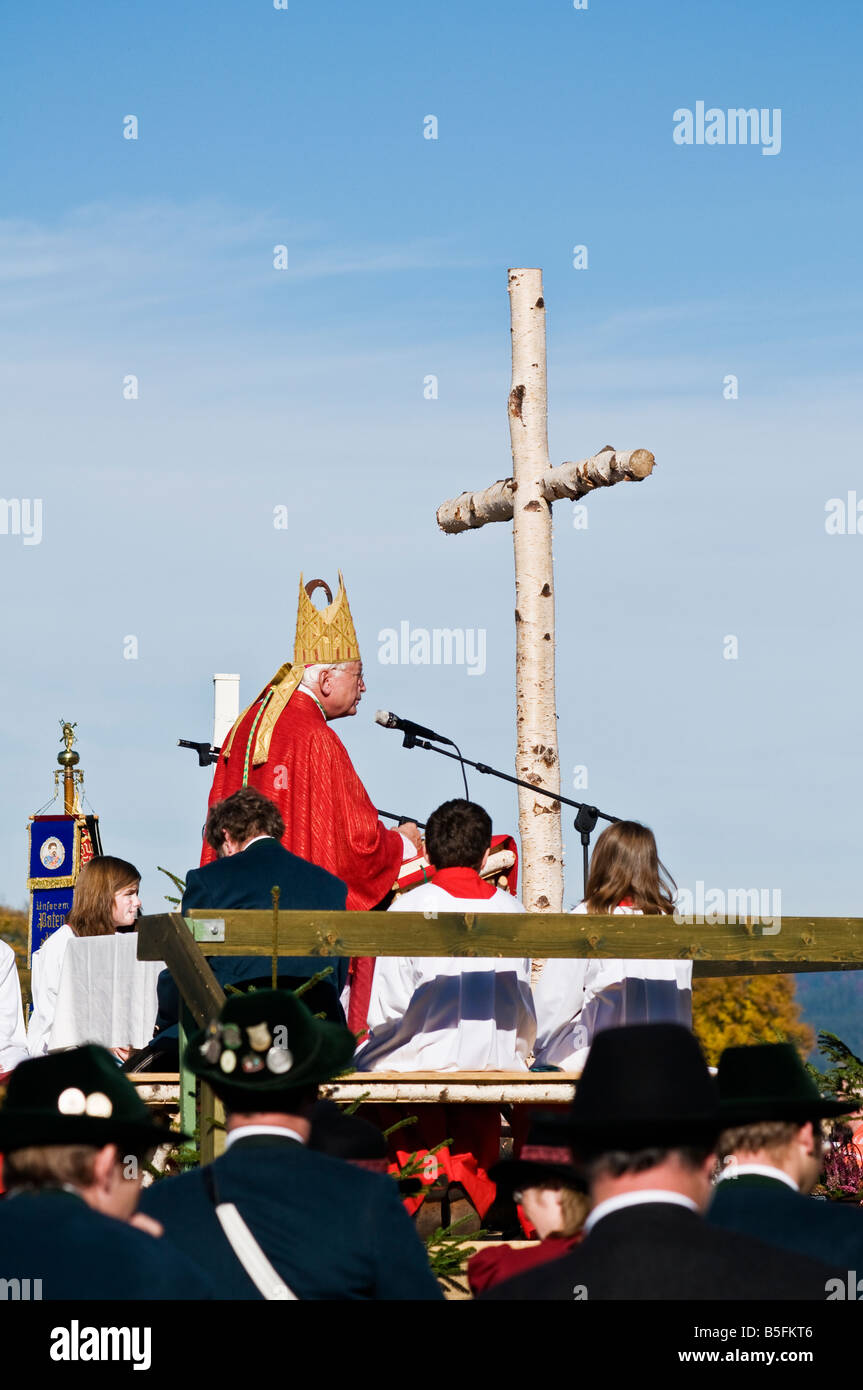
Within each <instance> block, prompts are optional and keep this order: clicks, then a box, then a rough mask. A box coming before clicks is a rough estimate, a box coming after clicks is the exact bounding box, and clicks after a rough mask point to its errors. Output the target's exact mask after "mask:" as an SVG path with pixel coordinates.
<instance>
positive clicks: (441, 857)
mask: <svg viewBox="0 0 863 1390" xmlns="http://www.w3.org/2000/svg"><path fill="white" fill-rule="evenodd" d="M425 842H426V853H427V854H428V858H429V863H430V864H433V865H434V867H435V868H436V869H476V870H477V871H479V870H480V869H481V868H482V865H483V863H484V861H485V858H486V855H487V854H488V851H489V847H490V846H491V817H490V816H489V814H488V812H487V811H485V810H484V809H483V807H482V806H477V804H476V802H475V801H445V802H444V803H443V805H442V806H438V808H437V810H436V811H432V813H431V815H430V816H429V818H428V824H427V825H426V833H425Z"/></svg>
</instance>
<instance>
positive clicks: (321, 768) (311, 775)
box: [201, 690, 403, 912]
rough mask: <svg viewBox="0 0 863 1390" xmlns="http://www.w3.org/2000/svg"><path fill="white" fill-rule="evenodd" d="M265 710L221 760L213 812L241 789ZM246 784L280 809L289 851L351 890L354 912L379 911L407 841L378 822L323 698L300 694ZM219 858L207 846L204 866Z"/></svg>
mask: <svg viewBox="0 0 863 1390" xmlns="http://www.w3.org/2000/svg"><path fill="white" fill-rule="evenodd" d="M259 708H260V704H259V702H258V701H256V702H255V704H254V705H252V706H251V708H250V709H248V710H247V711H246V713H245V714H244V715H243V718H242V719H241V721H240V723H239V725H238V726H237V728H236V731H235V734H234V738H233V742H232V745H231V755H230V757H229V758H228V759H225V758H224V757H220V758H219V762H218V764H217V767H216V774H215V776H214V778H213V787H212V790H211V792H210V802H209V804H210V805H211V806H212V805H213V804H214V803H215V802H217V801H221V800H223V798H224V797H226V796H230V795H231V793H232V792H235V791H238V790H239V788H240V787H241V786H242V785H243V761H244V758H245V756H246V747H247V745H248V742H249V737H250V734H251V732H252V727H253V725H254V722H255V719H256V716H257V714H258V711H259ZM248 785H249V786H250V787H254V788H255V789H256V790H257V791H259V792H262V793H263V795H264V796H267V797H269V799H270V801H273V802H275V804H276V806H278V808H279V810H280V812H281V813H282V817H283V819H284V822H285V833H284V835H283V836H282V844H283V845H284V846H285V848H286V849H289V850H291V852H292V853H293V854H298V855H299V856H300V858H301V859H307V860H308V861H309V862H310V863H312V864H318V865H320V867H321V868H322V869H328V870H329V872H330V873H331V874H335V875H336V876H337V877H338V878H340V879H342V880H343V881H344V882H345V883H346V884H347V885H348V900H347V904H346V906H347V910H348V911H354V912H358V911H364V910H366V909H369V908H372V907H375V906H376V905H377V904H378V903H379V902H380V901H381V899H382V898H385V897H386V895H387V893H388V892H389V891H390V889H391V888H392V886H393V884H394V883H395V880H396V876H397V874H398V870H399V865H400V864H401V862H402V852H403V841H402V837H401V835H400V834H399V833H398V831H397V830H387V829H386V827H385V826H384V825H382V824H381V822H380V821H379V820H378V814H377V811H376V810H375V808H374V806H373V805H372V803H371V801H370V800H369V795H368V793H367V791H366V789H365V787H364V786H363V784H362V782H361V781H360V779H359V777H358V776H357V774H356V772H355V771H354V766H353V763H352V762H351V760H350V758H349V756H348V752H347V749H346V748H345V746H344V744H343V743H342V741H341V739H340V738H339V736H338V734H337V733H335V732H334V731H333V729H332V728H331V727H330V725H329V724H328V723H327V720H326V718H325V716H324V713H323V710H322V709H321V707H320V705H319V704H318V702H317V700H315V699H314V698H312V697H311V696H309V695H307V694H305V692H303V691H302V690H296V691H295V692H294V694H293V695H292V696H291V699H290V700H289V701H288V703H287V705H286V706H285V708H284V709H283V711H282V713H281V714H280V715H279V718H278V720H277V721H276V724H275V727H274V729H273V735H272V739H271V741H270V748H269V755H268V757H267V761H266V762H265V763H261V764H260V766H258V767H253V766H252V765H251V759H249V778H248ZM215 858H216V853H215V851H214V850H212V849H211V848H210V846H209V845H205V846H204V852H203V854H202V855H201V863H202V864H209V863H210V862H211V861H212V860H213V859H215Z"/></svg>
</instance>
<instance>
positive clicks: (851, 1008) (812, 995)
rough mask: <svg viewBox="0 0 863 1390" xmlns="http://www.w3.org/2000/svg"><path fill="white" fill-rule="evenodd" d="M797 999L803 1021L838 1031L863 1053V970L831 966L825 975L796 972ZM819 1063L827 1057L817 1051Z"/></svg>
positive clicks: (819, 1028) (815, 1058) (854, 1049)
mask: <svg viewBox="0 0 863 1390" xmlns="http://www.w3.org/2000/svg"><path fill="white" fill-rule="evenodd" d="M795 979H796V981H797V1002H798V1003H799V1005H800V1013H801V1016H802V1018H803V1020H804V1022H806V1023H808V1024H810V1026H811V1027H812V1028H814V1029H815V1032H816V1034H817V1033H819V1032H827V1033H835V1034H836V1036H837V1038H841V1039H842V1041H843V1042H844V1043H847V1045H848V1047H850V1048H851V1051H852V1052H856V1054H857V1056H858V1057H863V971H861V970H831V971H830V972H829V974H827V973H825V974H824V975H796V976H795ZM810 1061H811V1062H814V1064H815V1066H816V1067H822V1068H823V1067H824V1066H825V1065H826V1063H827V1059H826V1058H825V1057H824V1056H823V1055H822V1054H821V1053H820V1052H818V1051H817V1049H816V1051H814V1052H813V1053H812V1055H811V1057H810Z"/></svg>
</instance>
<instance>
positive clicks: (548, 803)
mask: <svg viewBox="0 0 863 1390" xmlns="http://www.w3.org/2000/svg"><path fill="white" fill-rule="evenodd" d="M508 289H509V298H510V323H511V333H512V388H511V390H510V393H509V432H510V439H511V441H512V468H513V472H512V477H511V478H502V479H500V480H499V481H498V482H496V483H492V485H491V487H487V488H485V489H484V490H483V491H482V492H463V493H462V494H461V495H460V496H459V497H455V498H453V499H452V500H451V501H448V502H444V503H443V505H442V506H440V507H439V508H438V511H437V521H438V525H439V526H440V528H441V530H442V531H446V532H447V533H448V534H450V535H455V534H457V533H458V532H459V531H469V530H474V529H476V528H477V527H480V526H486V525H488V524H489V523H490V522H493V521H511V522H512V532H513V548H514V551H515V632H516V657H515V663H516V664H515V687H516V727H517V736H518V744H517V752H516V776H517V777H520V778H522V779H523V780H524V781H526V782H530V783H531V784H532V785H533V786H537V787H545V788H547V790H549V791H553V792H559V791H560V762H559V759H558V749H557V716H556V710H555V696H554V573H553V565H552V550H551V508H552V503H554V502H556V501H558V500H560V499H562V498H565V497H568V498H572V499H573V500H577V499H578V498H580V497H585V496H586V495H587V493H589V492H592V491H593V490H594V489H595V488H598V487H612V486H613V485H614V484H615V483H622V482H640V481H641V479H642V478H646V477H647V475H648V474H649V473H650V472H651V471H652V469H653V464H654V458H653V454H651V453H650V452H649V451H648V450H647V449H629V450H627V451H626V452H624V453H620V452H618V451H616V450H614V449H612V448H611V446H610V445H607V446H606V447H605V448H604V449H602V450H601V451H600V452H599V453H598V454H595V455H594V456H593V457H592V458H587V459H581V460H580V461H579V462H578V463H562V464H560V465H559V467H557V468H552V467H551V465H550V463H549V458H548V401H547V390H546V369H545V300H544V298H543V293H542V271H541V270H525V269H522V270H510V271H509V281H508ZM518 825H519V833H520V835H521V852H522V865H523V871H522V881H523V894H522V896H523V900H524V905H525V907H526V908H527V910H528V912H560V911H562V908H563V839H562V835H561V825H560V803H559V802H557V801H553V800H551V799H550V798H549V797H545V796H534V795H533V794H532V793H531V792H529V791H527V789H526V788H524V787H519V789H518Z"/></svg>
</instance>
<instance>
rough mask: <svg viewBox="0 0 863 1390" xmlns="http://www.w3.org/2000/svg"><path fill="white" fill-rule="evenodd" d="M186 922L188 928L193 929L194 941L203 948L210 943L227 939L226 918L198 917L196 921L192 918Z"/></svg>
mask: <svg viewBox="0 0 863 1390" xmlns="http://www.w3.org/2000/svg"><path fill="white" fill-rule="evenodd" d="M185 921H186V925H187V927H190V928H191V932H192V936H193V938H194V940H195V941H197V942H198V943H199V944H200V945H201V946H205V945H206V944H207V942H208V941H224V939H225V919H224V917H198V918H196V919H195V920H194V921H193V920H192V918H191V917H187V918H186V919H185Z"/></svg>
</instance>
